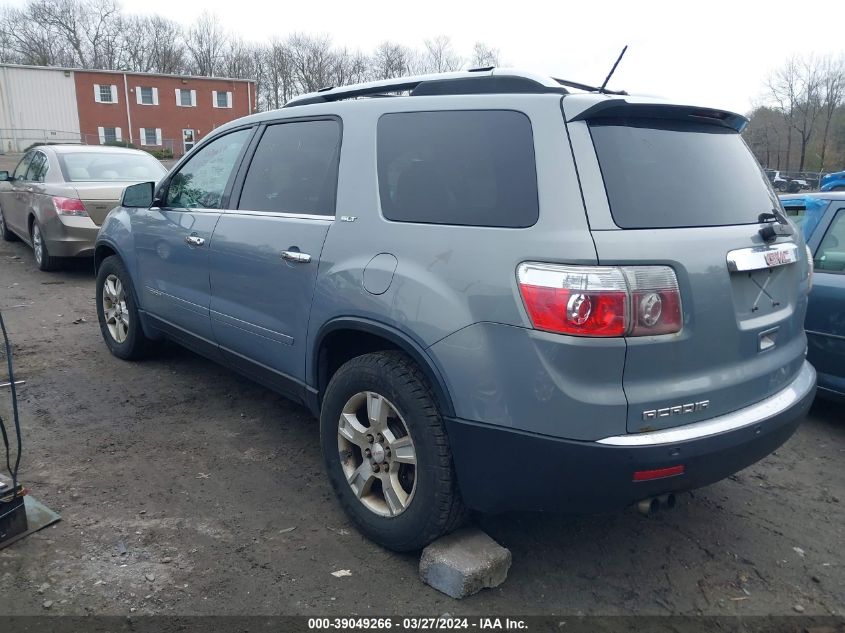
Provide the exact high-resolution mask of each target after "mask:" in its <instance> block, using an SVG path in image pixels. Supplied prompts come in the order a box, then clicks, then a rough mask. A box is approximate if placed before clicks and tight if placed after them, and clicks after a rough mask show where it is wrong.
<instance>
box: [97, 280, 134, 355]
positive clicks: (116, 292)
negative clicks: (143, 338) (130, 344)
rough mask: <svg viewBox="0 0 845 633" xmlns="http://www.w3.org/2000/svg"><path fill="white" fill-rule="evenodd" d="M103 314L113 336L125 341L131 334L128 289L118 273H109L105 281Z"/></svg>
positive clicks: (119, 341) (121, 341) (116, 339)
mask: <svg viewBox="0 0 845 633" xmlns="http://www.w3.org/2000/svg"><path fill="white" fill-rule="evenodd" d="M103 315H104V316H105V319H106V326H107V327H108V330H109V334H111V337H112V338H113V339H114V340H115V341H117V342H118V343H123V341H125V340H126V337H127V336H129V309H128V308H127V306H126V290H125V289H124V287H123V283H122V282H121V281H120V278H119V277H118V276H117V275H109V276H108V277H106V280H105V282H104V283H103Z"/></svg>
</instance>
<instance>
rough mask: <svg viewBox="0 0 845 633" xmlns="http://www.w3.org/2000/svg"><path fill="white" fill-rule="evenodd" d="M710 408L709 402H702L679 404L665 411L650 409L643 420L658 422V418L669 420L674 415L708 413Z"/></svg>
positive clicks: (645, 412) (644, 412) (644, 413)
mask: <svg viewBox="0 0 845 633" xmlns="http://www.w3.org/2000/svg"><path fill="white" fill-rule="evenodd" d="M709 406H710V401H709V400H701V401H700V402H690V403H688V404H677V405H675V406H674V407H665V408H663V409H650V410H649V411H643V420H656V419H657V418H668V417H670V416H673V415H686V414H687V413H696V412H697V411H706V410H707V407H709Z"/></svg>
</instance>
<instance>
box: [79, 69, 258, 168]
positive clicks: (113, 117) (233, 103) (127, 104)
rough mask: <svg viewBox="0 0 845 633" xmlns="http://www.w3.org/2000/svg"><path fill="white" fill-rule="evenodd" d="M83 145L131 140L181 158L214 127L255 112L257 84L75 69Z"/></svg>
mask: <svg viewBox="0 0 845 633" xmlns="http://www.w3.org/2000/svg"><path fill="white" fill-rule="evenodd" d="M73 79H74V83H75V85H76V101H77V109H78V112H79V131H80V134H81V136H82V139H83V142H85V143H89V144H93V143H97V142H99V143H106V142H110V141H126V142H131V143H132V144H134V145H135V146H137V147H143V148H145V149H155V148H161V149H170V150H172V151H173V154H174V156H181V155H182V154H184V153H185V152H186V151H188V150H189V149H191V147H193V146H194V144H196V143H197V142H198V141H199V140H200V139H202V138H203V137H204V136H205V135H206V134H208V133H209V132H211V131H212V130H214V128H216V127H218V126H220V125H222V124H224V123H227V122H229V121H231V120H233V119H237V118H240V117H242V116H246V115H248V114H252V113H253V112H255V111H256V95H255V82H254V81H252V80H247V79H218V78H208V77H191V76H177V75H158V74H152V73H130V72H118V71H96V70H74V71H73Z"/></svg>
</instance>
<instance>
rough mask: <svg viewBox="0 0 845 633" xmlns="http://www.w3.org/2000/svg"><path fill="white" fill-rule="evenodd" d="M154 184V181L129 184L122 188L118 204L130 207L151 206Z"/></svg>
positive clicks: (142, 207)
mask: <svg viewBox="0 0 845 633" xmlns="http://www.w3.org/2000/svg"><path fill="white" fill-rule="evenodd" d="M155 186H156V184H155V183H154V182H139V183H138V184H137V185H129V186H128V187H127V188H126V189H124V190H123V196H122V197H121V198H120V206H122V207H129V208H131V209H149V208H150V207H151V206H153V193H154V191H155Z"/></svg>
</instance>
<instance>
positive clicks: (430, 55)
mask: <svg viewBox="0 0 845 633" xmlns="http://www.w3.org/2000/svg"><path fill="white" fill-rule="evenodd" d="M423 44H424V46H425V50H424V51H423V56H422V60H421V64H422V69H421V70H422V71H423V72H430V73H445V72H449V71H453V70H458V69H460V67H461V66H463V63H464V62H463V59H462V58H461V56H460V55H458V54H457V53H456V52H455V49H454V48H453V47H452V40H451V39H450V38H449V37H448V36H446V35H438V36H437V37H435V38H432V39H430V40H425V42H424V43H423Z"/></svg>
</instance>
